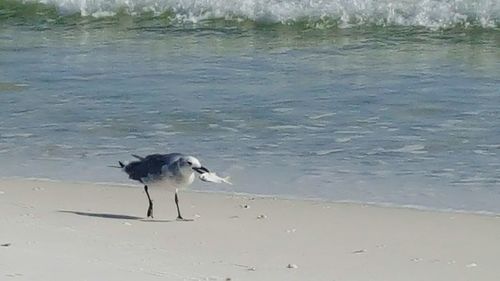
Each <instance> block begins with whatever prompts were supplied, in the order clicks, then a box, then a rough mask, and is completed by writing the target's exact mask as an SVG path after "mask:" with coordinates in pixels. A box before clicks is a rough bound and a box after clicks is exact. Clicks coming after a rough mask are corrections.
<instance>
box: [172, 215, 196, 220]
mask: <svg viewBox="0 0 500 281" xmlns="http://www.w3.org/2000/svg"><path fill="white" fill-rule="evenodd" d="M176 220H177V221H194V219H185V218H183V217H181V216H179V217H177V219H176Z"/></svg>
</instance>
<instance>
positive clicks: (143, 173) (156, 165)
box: [118, 153, 210, 220]
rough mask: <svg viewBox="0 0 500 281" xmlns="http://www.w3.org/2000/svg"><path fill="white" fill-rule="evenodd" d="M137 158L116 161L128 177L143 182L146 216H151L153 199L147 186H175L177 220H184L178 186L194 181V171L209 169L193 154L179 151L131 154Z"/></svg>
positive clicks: (201, 171)
mask: <svg viewBox="0 0 500 281" xmlns="http://www.w3.org/2000/svg"><path fill="white" fill-rule="evenodd" d="M132 156H133V157H135V158H137V159H138V160H136V161H133V162H130V163H128V164H127V165H125V164H123V162H121V161H118V163H119V164H120V168H121V169H122V170H123V171H124V172H125V173H127V174H128V176H129V178H130V179H132V180H136V181H138V182H140V183H142V184H144V191H146V195H147V196H148V202H149V207H148V212H147V216H148V218H149V217H151V218H153V201H152V200H151V197H150V196H149V192H148V186H162V187H167V188H175V197H174V200H175V205H176V207H177V220H185V219H184V218H183V217H182V216H181V211H180V209H179V196H178V195H177V193H178V190H179V188H183V187H187V186H189V185H190V184H191V183H193V181H194V177H195V175H194V171H196V172H198V173H200V174H203V173H209V172H210V171H209V170H208V169H207V168H205V167H203V166H202V165H201V164H200V161H199V160H198V159H196V158H195V157H193V156H188V155H184V154H181V153H169V154H151V155H148V156H146V157H141V156H138V155H134V154H132Z"/></svg>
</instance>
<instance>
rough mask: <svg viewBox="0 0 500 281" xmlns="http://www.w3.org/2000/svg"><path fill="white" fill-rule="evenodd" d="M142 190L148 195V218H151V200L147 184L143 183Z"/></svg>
mask: <svg viewBox="0 0 500 281" xmlns="http://www.w3.org/2000/svg"><path fill="white" fill-rule="evenodd" d="M144 191H146V195H147V196H148V201H149V207H148V218H149V217H151V218H153V201H152V200H151V197H150V196H149V192H148V186H147V185H144Z"/></svg>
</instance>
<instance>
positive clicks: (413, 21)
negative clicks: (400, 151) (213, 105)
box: [0, 0, 500, 28]
mask: <svg viewBox="0 0 500 281" xmlns="http://www.w3.org/2000/svg"><path fill="white" fill-rule="evenodd" d="M120 15H126V16H133V17H141V16H149V17H151V16H153V17H164V18H165V19H167V20H168V21H169V22H170V23H172V24H174V23H177V24H179V23H180V24H199V23H203V22H204V21H213V20H222V21H228V22H234V23H236V24H238V23H242V22H251V23H256V24H284V25H294V24H300V25H305V26H307V27H311V28H330V27H340V28H342V27H352V26H360V25H375V26H419V27H428V28H453V27H471V26H472V27H483V28H498V27H499V26H500V2H499V1H498V0H35V1H31V0H30V1H22V0H0V19H5V18H9V17H16V16H22V17H24V18H26V16H28V17H29V16H33V17H40V16H46V17H49V18H58V17H67V16H78V17H93V18H102V17H115V16H120Z"/></svg>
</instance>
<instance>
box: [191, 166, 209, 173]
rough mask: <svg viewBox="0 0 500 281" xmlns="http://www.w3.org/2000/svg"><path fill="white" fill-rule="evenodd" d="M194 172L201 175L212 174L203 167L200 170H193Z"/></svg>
mask: <svg viewBox="0 0 500 281" xmlns="http://www.w3.org/2000/svg"><path fill="white" fill-rule="evenodd" d="M193 170H195V171H196V172H198V173H200V174H204V173H210V171H209V170H208V169H207V168H205V167H203V166H201V167H199V168H193Z"/></svg>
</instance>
